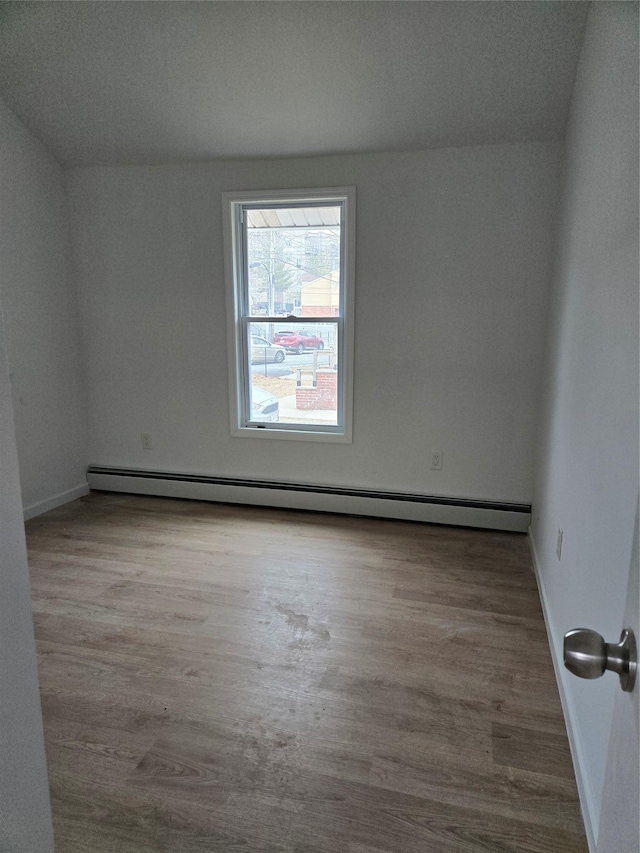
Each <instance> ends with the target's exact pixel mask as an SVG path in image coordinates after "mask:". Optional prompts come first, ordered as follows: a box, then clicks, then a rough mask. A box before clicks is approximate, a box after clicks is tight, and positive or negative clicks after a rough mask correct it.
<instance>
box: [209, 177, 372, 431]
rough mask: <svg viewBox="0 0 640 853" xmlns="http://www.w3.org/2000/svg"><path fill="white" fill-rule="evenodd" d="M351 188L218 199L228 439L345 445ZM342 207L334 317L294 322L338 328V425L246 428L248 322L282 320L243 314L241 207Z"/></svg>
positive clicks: (349, 416)
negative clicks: (224, 304) (224, 297)
mask: <svg viewBox="0 0 640 853" xmlns="http://www.w3.org/2000/svg"><path fill="white" fill-rule="evenodd" d="M355 202H356V191H355V187H330V188H322V189H299V190H267V191H262V192H232V193H222V206H223V229H224V259H225V281H226V289H227V342H228V352H229V373H230V377H229V378H230V381H229V411H230V419H231V434H232V435H233V436H243V437H249V438H260V439H264V438H275V439H287V440H294V441H326V442H338V443H343V444H344V443H351V441H352V430H353V427H352V420H353V344H354V341H353V332H354V312H353V307H354V285H355ZM301 204H304V205H305V206H313V204H340V205H341V206H342V219H341V231H340V234H341V240H340V247H341V248H340V309H339V313H338V316H337V317H329V316H327V317H300V318H297V319H298V320H299V322H300V324H304V323H335V325H336V326H337V328H338V346H339V352H338V425H337V426H336V425H325V424H310V425H307V424H304V423H300V424H282V423H257V422H254V423H251V421H250V418H249V414H250V412H249V391H248V389H249V376H250V367H251V365H250V364H249V352H250V347H249V346H248V343H247V336H248V329H249V324H250V323H251V322H260V323H265V322H273V323H283V322H291V321H290V320H289V321H286V320H285V319H284V318H283V317H265V316H263V315H260V316H255V317H252V316H251V314H250V313H249V308H248V306H249V299H248V270H247V255H246V245H245V243H246V239H245V223H244V216H243V211H244V210H245V209H246V207H268V206H282V207H286V206H291V205H301Z"/></svg>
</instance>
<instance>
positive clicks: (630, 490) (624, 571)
mask: <svg viewBox="0 0 640 853" xmlns="http://www.w3.org/2000/svg"><path fill="white" fill-rule="evenodd" d="M637 33H638V6H637V4H635V3H612V4H609V3H595V4H593V6H592V10H591V12H590V16H589V22H588V26H587V32H586V36H585V43H584V47H583V51H582V56H581V59H580V64H579V70H578V75H577V79H576V86H575V91H574V96H573V105H572V113H571V120H570V126H569V132H568V141H567V147H566V174H565V182H564V193H563V204H562V208H563V213H562V220H561V227H560V232H559V242H558V252H557V259H556V260H557V264H556V276H555V290H554V297H553V309H552V313H551V318H550V334H549V363H548V372H547V376H546V392H545V393H546V397H545V416H544V426H543V430H542V435H541V441H540V456H539V459H540V463H539V471H540V476H539V480H538V484H537V489H536V498H535V502H534V518H533V525H532V529H533V536H534V541H535V545H536V550H537V554H538V561H539V569H540V573H541V575H542V580H543V584H544V588H545V590H546V596H547V599H548V606H549V614H548V615H549V616H550V622H551V627H552V630H553V633H554V636H553V641H554V643H555V646H556V652H557V654H558V655H560V657H561V646H562V636H563V634H564V633H565V632H566V631H568V630H569V629H571V628H574V627H590V628H594V629H595V630H597V631H599V632H600V633H601V634H603V635H604V636H605V637H606V639H607V640H609V641H612V640H617V639H618V637H619V634H620V630H621V628H622V627H623V626H622V618H623V610H624V601H625V594H626V589H627V577H628V571H629V557H630V553H631V546H632V538H633V528H634V511H635V505H636V497H637V493H638V48H637ZM558 528H562V529H563V531H564V542H563V550H562V560H561V562H558V559H557V557H556V538H557V531H558ZM563 680H564V687H565V691H566V695H567V701H568V704H569V706H570V709H571V710H572V714H573V720H572V723H573V728H574V732H575V734H576V738H577V742H578V747H579V750H581V751H582V760H583V761H584V768H583V769H584V771H585V778H584V782H585V785H586V795H587V799H588V803H587V804H586V805H587V807H588V809H589V812H590V815H591V819H592V822H593V826H594V827H597V826H598V815H599V808H600V801H601V796H602V786H603V780H604V771H605V764H606V750H607V743H608V738H609V728H610V724H611V710H612V704H613V695H614V685H613V684H612V681H611V679H609V678H603V679H601V680H599V681H596V682H588V681H582V680H580V679H577V678H574V677H572V676H570V675H569V674H568V673H566V672H564V671H563Z"/></svg>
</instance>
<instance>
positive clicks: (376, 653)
mask: <svg viewBox="0 0 640 853" xmlns="http://www.w3.org/2000/svg"><path fill="white" fill-rule="evenodd" d="M26 527H27V542H28V547H29V560H30V571H31V582H32V598H33V607H34V618H35V626H36V638H37V644H38V653H39V675H40V687H41V695H42V707H43V715H44V726H45V738H46V745H47V757H48V763H49V776H50V785H51V797H52V807H53V815H54V823H55V831H56V845H57V846H56V849H57V851H59V853H81V851H82V853H183V851H184V853H187V851H188V852H189V853H192V851H193V853H195V851H203V852H204V851H207V853H213V852H214V851H220V853H222V851H224V853H227V851H229V853H232V852H233V853H475V851H485V852H486V851H489V853H500V851H522V853H525V851H526V853H578V851H580V853H585V851H586V850H587V847H586V842H585V838H584V833H583V828H582V823H581V818H580V814H579V807H578V801H577V793H576V786H575V781H574V777H573V770H572V766H571V759H570V755H569V749H568V744H567V738H566V733H565V730H564V725H563V720H562V713H561V709H560V703H559V698H558V693H557V688H556V684H555V681H554V676H553V670H552V665H551V660H550V656H549V649H548V645H547V640H546V636H545V629H544V625H543V620H542V613H541V610H540V603H539V600H538V596H537V592H536V587H535V581H534V578H533V574H532V573H531V569H530V561H529V555H528V550H527V541H526V538H525V537H524V536H522V535H520V534H507V533H496V532H490V531H473V530H464V529H459V528H449V527H437V526H432V525H420V524H409V523H402V522H395V521H382V520H374V519H356V518H345V517H340V516H328V515H320V514H312V513H302V512H285V511H280V510H269V509H260V508H253V507H232V506H226V505H219V504H206V503H198V502H192V501H179V500H172V499H164V498H147V497H135V496H129V495H109V494H100V493H93V494H91V495H89V496H88V497H87V498H83V499H81V500H79V501H75V502H74V503H72V504H68V505H67V506H65V507H62V508H60V509H58V510H54V511H52V512H49V513H47V514H46V515H43V516H40V517H39V518H36V519H33V520H31V521H29V522H28V523H27V525H26Z"/></svg>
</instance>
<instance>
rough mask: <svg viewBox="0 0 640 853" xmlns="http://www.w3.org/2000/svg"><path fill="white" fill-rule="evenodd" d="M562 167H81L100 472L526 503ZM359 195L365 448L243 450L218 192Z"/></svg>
mask: <svg viewBox="0 0 640 853" xmlns="http://www.w3.org/2000/svg"><path fill="white" fill-rule="evenodd" d="M559 160H560V146H559V145H557V144H555V143H528V144H513V145H498V146H485V147H474V148H459V149H443V150H437V151H429V152H419V153H406V154H380V155H378V154H373V155H362V156H356V155H354V156H336V157H323V158H309V159H298V160H271V161H249V162H247V161H244V162H239V161H233V162H217V163H210V164H201V165H185V166H167V167H95V168H86V169H76V170H72V171H71V172H70V173H69V177H68V186H69V189H70V203H71V211H72V221H73V233H74V240H75V256H76V263H77V271H78V286H79V294H80V301H81V312H82V326H83V331H84V336H85V337H84V340H85V357H86V365H87V376H88V389H89V411H90V433H91V436H92V440H91V447H90V454H89V457H90V462H91V463H95V464H101V465H118V466H129V467H142V468H153V469H156V470H172V471H184V472H205V473H210V474H219V475H227V476H239V477H243V476H244V477H264V478H265V479H268V478H275V479H278V480H287V479H288V480H294V481H300V480H302V481H305V480H306V481H309V482H315V483H327V484H333V485H345V486H348V485H353V486H363V487H371V488H385V489H400V490H407V491H414V492H419V493H434V494H445V495H453V496H469V497H478V498H492V499H496V500H514V501H530V500H531V497H532V476H533V470H532V469H533V455H532V454H533V443H534V432H535V423H536V417H537V394H538V388H539V379H540V364H541V359H542V345H543V327H544V322H545V317H546V313H547V289H548V277H549V272H550V268H549V258H550V245H551V240H552V225H553V216H554V210H555V205H556V196H557V174H558V169H559ZM350 185H355V186H356V188H357V194H358V195H357V226H356V232H357V258H356V337H355V403H354V441H353V444H352V445H341V446H328V445H326V444H312V443H309V442H287V441H265V440H258V439H247V438H231V437H230V433H229V411H228V395H227V388H228V368H227V347H226V326H225V311H226V305H225V291H224V277H223V256H222V212H221V207H222V205H221V192H222V191H224V190H227V191H232V190H253V189H265V188H283V189H287V188H293V187H323V186H350ZM141 432H147V433H151V434H152V436H153V443H154V449H153V450H151V451H143V450H142V448H141V442H140V433H141ZM432 450H441V451H443V452H444V468H443V470H442V471H430V470H429V454H430V452H431V451H432Z"/></svg>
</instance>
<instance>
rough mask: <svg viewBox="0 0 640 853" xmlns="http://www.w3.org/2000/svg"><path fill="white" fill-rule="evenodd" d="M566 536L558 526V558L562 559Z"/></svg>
mask: <svg viewBox="0 0 640 853" xmlns="http://www.w3.org/2000/svg"><path fill="white" fill-rule="evenodd" d="M563 538H564V531H563V530H560V528H558V539H557V541H556V554H557V555H558V559H559V560H561V559H562V540H563Z"/></svg>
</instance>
